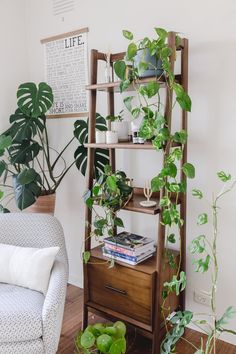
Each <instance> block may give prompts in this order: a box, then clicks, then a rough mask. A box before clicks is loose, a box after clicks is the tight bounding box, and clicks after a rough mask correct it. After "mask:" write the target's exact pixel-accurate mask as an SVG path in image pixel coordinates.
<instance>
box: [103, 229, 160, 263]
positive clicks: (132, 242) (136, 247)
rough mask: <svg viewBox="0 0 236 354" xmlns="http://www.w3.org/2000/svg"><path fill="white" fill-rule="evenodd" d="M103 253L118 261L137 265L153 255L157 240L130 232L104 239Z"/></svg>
mask: <svg viewBox="0 0 236 354" xmlns="http://www.w3.org/2000/svg"><path fill="white" fill-rule="evenodd" d="M102 250H103V255H104V256H106V257H108V258H112V259H114V260H117V261H121V262H124V263H128V264H131V265H136V264H138V263H141V262H143V261H144V260H146V259H147V258H149V257H152V256H153V254H154V253H155V252H156V247H155V242H154V240H152V239H151V238H149V237H144V236H139V235H136V234H133V233H129V232H121V233H119V234H118V235H116V236H111V237H107V238H105V239H104V247H103V249H102Z"/></svg>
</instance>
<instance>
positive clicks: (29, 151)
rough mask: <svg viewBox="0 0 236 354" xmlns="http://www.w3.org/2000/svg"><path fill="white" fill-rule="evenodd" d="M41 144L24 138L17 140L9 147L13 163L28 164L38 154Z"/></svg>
mask: <svg viewBox="0 0 236 354" xmlns="http://www.w3.org/2000/svg"><path fill="white" fill-rule="evenodd" d="M40 150H41V146H40V145H39V144H38V143H37V142H36V141H30V140H29V141H28V140H24V141H22V142H19V143H18V142H16V143H15V144H12V146H11V147H10V148H9V154H10V157H11V158H10V160H11V163H12V164H15V163H19V164H26V165H27V164H28V163H29V162H30V161H33V159H34V158H35V157H36V156H37V155H38V153H39V151H40Z"/></svg>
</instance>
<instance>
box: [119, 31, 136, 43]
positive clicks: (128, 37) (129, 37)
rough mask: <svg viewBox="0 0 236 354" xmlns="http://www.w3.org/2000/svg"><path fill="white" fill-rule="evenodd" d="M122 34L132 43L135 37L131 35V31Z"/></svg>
mask: <svg viewBox="0 0 236 354" xmlns="http://www.w3.org/2000/svg"><path fill="white" fill-rule="evenodd" d="M122 33H123V36H124V37H125V38H126V39H128V40H130V41H132V40H133V38H134V36H133V33H131V32H130V31H126V30H123V31H122Z"/></svg>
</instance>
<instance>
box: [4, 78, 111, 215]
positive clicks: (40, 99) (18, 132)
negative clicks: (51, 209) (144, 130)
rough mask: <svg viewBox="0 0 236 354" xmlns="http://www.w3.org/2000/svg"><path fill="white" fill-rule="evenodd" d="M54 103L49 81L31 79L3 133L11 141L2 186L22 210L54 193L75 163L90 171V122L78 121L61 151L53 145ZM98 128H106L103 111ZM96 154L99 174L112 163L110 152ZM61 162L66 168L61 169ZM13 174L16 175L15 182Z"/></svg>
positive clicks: (5, 151) (98, 120) (22, 91)
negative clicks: (72, 151)
mask: <svg viewBox="0 0 236 354" xmlns="http://www.w3.org/2000/svg"><path fill="white" fill-rule="evenodd" d="M52 104H53V92H52V89H51V87H50V86H49V85H47V84H46V83H44V82H41V83H40V84H39V85H38V86H37V85H36V84H35V83H32V82H28V83H24V84H22V85H20V86H19V88H18V91H17V105H18V108H17V109H16V111H15V113H14V114H12V115H11V116H10V127H9V129H7V130H6V131H5V132H4V133H3V134H2V135H0V139H2V140H1V141H4V139H5V141H6V142H7V146H4V148H5V150H4V151H1V154H0V156H2V158H1V160H0V178H1V186H4V187H5V188H6V189H7V192H6V193H5V197H4V198H5V199H7V200H8V201H9V200H10V199H11V196H12V198H15V200H16V204H17V206H18V208H19V209H21V210H22V209H25V208H27V207H29V206H30V205H32V204H33V203H35V201H36V199H37V198H38V197H39V196H41V195H50V194H54V193H55V192H56V190H57V188H58V187H59V185H60V184H61V182H62V180H63V179H64V177H65V176H66V174H67V173H68V171H69V170H70V169H71V168H72V166H73V165H76V166H77V168H78V169H79V170H80V171H81V173H82V174H83V175H85V172H86V166H87V149H86V147H85V146H84V143H85V142H87V136H88V125H87V122H85V121H83V120H78V121H76V122H75V124H74V132H72V133H71V138H70V140H69V141H68V142H66V144H65V146H64V147H63V149H62V150H61V151H60V152H57V151H56V150H55V149H54V148H52V147H51V146H50V142H49V138H48V129H47V119H46V112H47V111H48V110H49V109H50V108H51V106H52ZM97 129H100V130H106V121H105V119H104V118H102V117H101V116H100V115H99V114H97ZM74 140H77V141H78V143H79V144H80V146H79V147H78V148H77V150H76V152H75V154H74V156H73V157H72V159H71V161H70V163H69V164H68V165H67V163H66V161H65V159H64V158H63V154H64V153H65V151H66V150H67V149H68V147H69V146H70V145H71V144H72V142H73V141H74ZM52 152H53V154H52ZM52 155H53V156H52ZM95 156H96V166H95V171H96V174H98V171H101V170H103V167H104V165H106V164H107V163H108V154H107V152H106V151H96V152H95ZM61 161H63V167H62V169H61V170H60V171H59V172H58V169H59V168H58V165H59V162H61ZM59 166H61V164H60V165H59ZM9 177H12V179H13V183H11V181H9ZM9 198H10V199H9Z"/></svg>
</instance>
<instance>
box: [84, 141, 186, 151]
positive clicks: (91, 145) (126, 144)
mask: <svg viewBox="0 0 236 354" xmlns="http://www.w3.org/2000/svg"><path fill="white" fill-rule="evenodd" d="M84 146H85V147H87V148H95V149H96V148H100V149H132V150H156V149H155V147H154V146H153V145H152V144H151V143H150V142H145V143H144V144H134V143H133V142H123V143H122V142H120V143H117V144H97V143H87V144H84ZM178 146H181V144H179V143H175V142H174V143H172V147H173V148H175V147H178Z"/></svg>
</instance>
